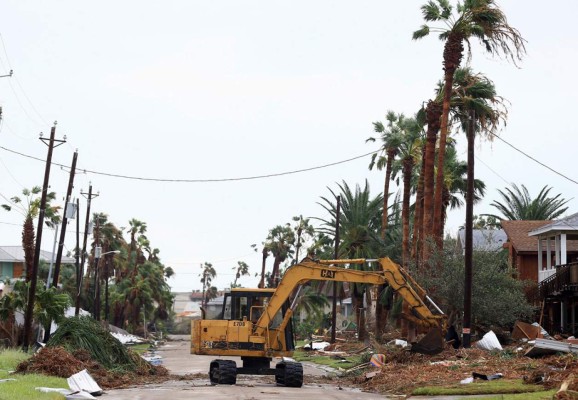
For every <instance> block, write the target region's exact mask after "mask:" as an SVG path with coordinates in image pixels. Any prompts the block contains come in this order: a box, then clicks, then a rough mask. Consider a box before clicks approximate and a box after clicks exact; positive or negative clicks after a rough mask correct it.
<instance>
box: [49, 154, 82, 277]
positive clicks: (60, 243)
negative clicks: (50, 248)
mask: <svg viewBox="0 0 578 400" xmlns="http://www.w3.org/2000/svg"><path fill="white" fill-rule="evenodd" d="M77 158H78V150H77V151H75V152H74V155H73V156H72V166H71V167H70V177H69V179H68V190H67V191H66V200H65V203H64V204H65V205H64V207H65V208H64V217H63V218H62V227H61V229H60V240H59V241H58V253H57V254H56V265H55V267H54V277H53V278H52V286H53V287H57V286H58V276H59V275H60V262H61V261H62V250H63V248H64V237H65V236H66V224H67V222H68V211H69V210H68V207H69V206H70V205H69V202H70V195H71V193H72V187H73V183H74V173H75V171H76V159H77ZM71 218H74V216H72V217H71Z"/></svg>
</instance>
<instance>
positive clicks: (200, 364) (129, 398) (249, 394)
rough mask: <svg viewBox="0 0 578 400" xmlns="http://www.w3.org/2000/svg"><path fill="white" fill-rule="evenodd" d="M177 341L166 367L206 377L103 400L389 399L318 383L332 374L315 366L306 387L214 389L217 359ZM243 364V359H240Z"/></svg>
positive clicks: (308, 370) (248, 380)
mask: <svg viewBox="0 0 578 400" xmlns="http://www.w3.org/2000/svg"><path fill="white" fill-rule="evenodd" d="M172 339H177V340H173V341H169V342H167V344H166V345H164V346H162V347H161V348H159V350H158V352H157V354H158V355H160V356H162V357H163V365H164V366H165V367H166V368H167V369H168V370H169V371H170V373H171V374H174V375H186V374H199V373H202V374H205V377H202V378H199V379H194V380H186V381H169V382H164V383H162V384H154V385H145V386H139V387H135V388H131V389H118V390H107V391H106V392H105V393H104V394H103V395H102V397H101V399H103V400H153V399H164V400H185V399H187V400H190V399H191V398H204V399H210V400H213V399H215V400H220V399H223V400H225V399H226V400H231V399H247V400H249V399H251V400H254V399H273V398H276V399H279V398H282V399H283V400H293V399H295V400H303V399H315V400H324V399H337V400H339V399H343V400H346V399H347V400H351V399H360V400H365V399H367V400H369V399H385V398H386V397H385V396H381V395H376V394H370V393H363V392H361V391H359V390H357V389H352V388H344V387H340V386H339V385H338V382H337V381H335V383H333V384H317V383H314V379H311V378H310V379H308V377H312V376H324V375H327V374H329V373H330V372H328V371H326V370H323V369H321V368H318V367H317V366H315V365H314V364H304V368H303V372H304V385H303V387H302V388H286V387H279V386H276V385H275V382H274V378H273V377H270V376H246V375H239V376H238V378H237V384H236V385H233V386H229V385H216V386H211V385H210V383H209V377H208V370H209V363H210V361H211V360H213V359H214V358H215V357H214V356H198V355H193V354H190V352H189V348H190V344H189V338H188V336H185V337H182V336H180V337H172ZM235 361H237V364H238V365H240V361H241V360H240V358H238V359H237V360H235Z"/></svg>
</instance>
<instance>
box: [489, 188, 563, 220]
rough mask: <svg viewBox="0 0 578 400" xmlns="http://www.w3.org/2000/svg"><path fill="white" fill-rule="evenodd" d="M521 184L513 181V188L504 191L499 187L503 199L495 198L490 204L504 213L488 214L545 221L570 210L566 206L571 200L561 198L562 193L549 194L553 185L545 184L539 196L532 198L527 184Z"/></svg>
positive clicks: (505, 217) (509, 218)
mask: <svg viewBox="0 0 578 400" xmlns="http://www.w3.org/2000/svg"><path fill="white" fill-rule="evenodd" d="M521 186H522V187H521V188H519V187H518V186H517V185H516V184H514V183H513V184H512V187H511V188H506V189H505V190H504V191H502V190H499V189H498V192H499V193H500V195H501V196H502V199H503V201H502V202H500V201H496V200H494V201H493V202H492V204H490V205H491V206H492V207H494V208H496V209H498V211H500V213H502V215H501V216H499V215H494V214H488V215H489V216H492V217H495V218H497V219H508V220H534V221H543V220H550V219H555V218H557V217H559V216H560V215H562V214H564V213H565V212H566V210H568V207H564V206H565V205H566V204H567V203H568V201H569V200H566V199H564V198H561V197H560V196H561V195H562V194H561V193H559V194H557V195H556V196H554V197H549V196H548V195H549V193H550V190H552V188H551V187H548V186H547V185H546V186H544V187H543V188H542V189H541V190H540V193H538V196H537V197H536V198H534V199H532V197H531V196H530V193H529V192H528V189H527V188H526V186H524V185H521Z"/></svg>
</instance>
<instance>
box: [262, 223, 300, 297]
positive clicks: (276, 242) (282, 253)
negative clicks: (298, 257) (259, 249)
mask: <svg viewBox="0 0 578 400" xmlns="http://www.w3.org/2000/svg"><path fill="white" fill-rule="evenodd" d="M266 243H267V244H266V246H267V248H268V249H269V251H270V252H271V254H272V255H273V257H274V261H273V270H272V271H271V279H272V281H271V282H269V287H276V286H277V284H278V283H279V279H280V274H281V263H283V262H284V261H285V260H286V259H287V257H289V256H290V255H291V254H292V253H293V246H294V245H295V232H293V229H292V228H291V226H290V225H289V224H286V225H277V226H276V227H274V228H273V229H271V230H270V231H269V235H268V236H267V241H266Z"/></svg>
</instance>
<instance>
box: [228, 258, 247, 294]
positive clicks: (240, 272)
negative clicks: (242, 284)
mask: <svg viewBox="0 0 578 400" xmlns="http://www.w3.org/2000/svg"><path fill="white" fill-rule="evenodd" d="M233 269H236V270H237V272H236V273H235V280H234V281H233V283H231V287H232V288H235V287H238V286H237V280H238V279H239V278H240V277H241V276H245V275H249V265H248V264H247V263H246V262H243V261H237V267H233Z"/></svg>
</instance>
